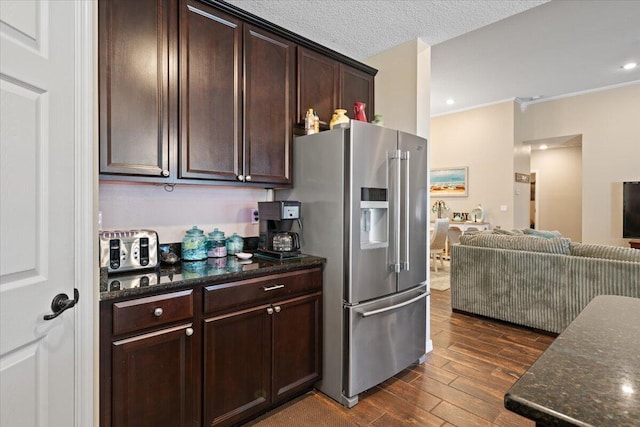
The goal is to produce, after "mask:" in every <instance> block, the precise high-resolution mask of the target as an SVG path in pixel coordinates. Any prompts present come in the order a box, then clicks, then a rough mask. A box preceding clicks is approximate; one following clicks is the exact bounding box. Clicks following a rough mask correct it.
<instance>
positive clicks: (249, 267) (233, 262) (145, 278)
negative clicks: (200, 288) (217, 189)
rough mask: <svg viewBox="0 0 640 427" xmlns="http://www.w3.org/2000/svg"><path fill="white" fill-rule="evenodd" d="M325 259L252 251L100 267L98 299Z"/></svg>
mask: <svg viewBox="0 0 640 427" xmlns="http://www.w3.org/2000/svg"><path fill="white" fill-rule="evenodd" d="M325 262H326V259H325V258H321V257H317V256H313V255H301V256H300V257H296V258H293V259H287V260H278V259H269V258H263V257H260V256H257V255H255V256H253V258H251V259H249V260H246V261H243V260H240V259H238V258H236V257H235V256H228V257H225V258H209V259H207V260H205V261H184V262H178V263H177V264H174V265H167V264H161V265H160V267H159V268H156V269H154V270H144V271H131V272H128V273H120V274H112V275H107V272H106V268H103V269H101V270H100V301H108V300H113V299H119V298H124V297H129V296H143V295H145V294H150V293H153V292H157V291H163V290H167V289H180V288H188V287H192V286H196V285H201V284H205V283H206V284H214V283H221V282H226V281H236V280H243V279H249V278H252V277H259V276H266V275H269V274H277V273H284V272H288V271H294V270H301V269H305V268H310V267H314V266H319V265H322V264H324V263H325Z"/></svg>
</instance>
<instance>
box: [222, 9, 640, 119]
mask: <svg viewBox="0 0 640 427" xmlns="http://www.w3.org/2000/svg"><path fill="white" fill-rule="evenodd" d="M547 1H548V0H521V1H514V0H395V1H382V0H228V2H229V3H231V4H233V5H236V6H238V7H240V8H242V9H244V10H246V11H247V12H249V13H252V14H254V15H257V16H259V17H261V18H264V19H266V20H267V21H270V22H272V23H274V24H276V25H279V26H281V27H283V28H286V29H287V30H289V31H292V32H294V33H297V34H299V35H301V36H303V37H305V38H308V39H310V40H313V41H315V42H317V43H319V44H321V45H324V46H326V47H328V48H330V49H333V50H335V51H337V52H339V53H342V54H344V55H346V56H349V57H352V58H354V59H357V60H360V61H363V62H365V59H366V58H367V57H370V56H372V55H375V54H377V53H380V52H383V51H385V50H387V49H390V48H392V47H395V46H397V45H400V44H402V43H404V42H406V41H408V40H413V39H416V38H420V39H422V40H423V41H424V42H425V43H427V44H429V45H431V46H432V51H431V60H432V65H431V66H432V73H431V114H432V115H439V114H445V113H448V112H453V111H459V110H461V109H467V108H472V107H477V106H480V105H485V104H490V103H494V102H500V101H504V100H509V99H514V98H516V99H518V101H521V102H522V103H525V104H526V102H528V101H530V100H531V97H537V96H541V97H542V100H544V99H547V98H549V97H558V96H562V95H567V94H572V93H576V92H582V91H588V90H592V89H596V88H602V87H608V86H612V85H618V84H624V83H628V82H633V81H640V66H639V67H637V68H636V69H635V70H632V71H623V70H622V69H621V68H620V67H621V65H623V64H624V63H626V62H630V61H634V62H637V63H639V64H640V22H639V21H640V0H603V1H595V0H591V1H585V0H582V1H577V0H575V1H574V0H553V1H551V2H547ZM447 98H454V99H455V100H456V103H455V104H454V105H451V106H448V105H446V104H445V100H446V99H447Z"/></svg>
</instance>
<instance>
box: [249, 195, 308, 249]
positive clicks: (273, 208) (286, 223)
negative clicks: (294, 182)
mask: <svg viewBox="0 0 640 427" xmlns="http://www.w3.org/2000/svg"><path fill="white" fill-rule="evenodd" d="M258 215H259V216H260V235H259V238H258V253H259V254H261V255H265V256H270V257H273V258H279V259H283V258H291V257H295V256H298V255H300V236H299V235H298V233H295V232H292V231H291V228H292V226H293V224H294V223H297V224H298V228H301V227H300V202H296V201H291V200H284V201H276V202H258Z"/></svg>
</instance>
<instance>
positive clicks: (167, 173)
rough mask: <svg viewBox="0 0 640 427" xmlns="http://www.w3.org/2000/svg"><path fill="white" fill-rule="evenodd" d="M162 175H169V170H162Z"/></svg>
mask: <svg viewBox="0 0 640 427" xmlns="http://www.w3.org/2000/svg"><path fill="white" fill-rule="evenodd" d="M160 175H162V176H164V177H165V178H166V177H168V176H169V171H168V170H166V169H165V170H163V171H162V172H160Z"/></svg>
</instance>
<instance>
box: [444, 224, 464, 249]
mask: <svg viewBox="0 0 640 427" xmlns="http://www.w3.org/2000/svg"><path fill="white" fill-rule="evenodd" d="M461 235H462V229H461V228H460V227H454V226H451V227H449V230H448V231H447V239H448V240H449V246H451V245H457V244H459V243H460V236H461Z"/></svg>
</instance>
